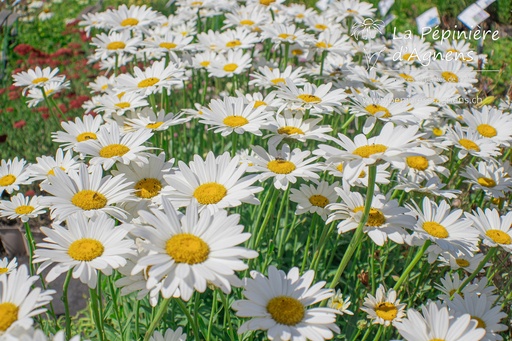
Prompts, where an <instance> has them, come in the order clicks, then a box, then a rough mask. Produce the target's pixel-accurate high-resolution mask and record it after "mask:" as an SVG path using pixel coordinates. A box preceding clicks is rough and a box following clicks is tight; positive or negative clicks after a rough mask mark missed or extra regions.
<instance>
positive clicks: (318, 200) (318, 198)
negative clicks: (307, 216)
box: [309, 194, 329, 208]
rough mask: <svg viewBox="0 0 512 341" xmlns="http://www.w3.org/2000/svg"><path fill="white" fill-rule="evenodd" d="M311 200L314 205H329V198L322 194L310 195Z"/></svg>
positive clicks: (322, 206)
mask: <svg viewBox="0 0 512 341" xmlns="http://www.w3.org/2000/svg"><path fill="white" fill-rule="evenodd" d="M309 202H310V203H311V205H313V206H317V207H321V208H324V207H325V206H327V204H329V199H327V198H326V197H324V196H323V195H321V194H315V195H312V196H311V197H309Z"/></svg>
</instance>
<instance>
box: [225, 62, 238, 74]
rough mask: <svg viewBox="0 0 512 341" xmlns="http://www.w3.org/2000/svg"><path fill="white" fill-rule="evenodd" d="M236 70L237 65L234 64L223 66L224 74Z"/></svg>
mask: <svg viewBox="0 0 512 341" xmlns="http://www.w3.org/2000/svg"><path fill="white" fill-rule="evenodd" d="M237 68H238V64H235V63H229V64H226V65H224V68H223V69H224V71H226V72H234V71H235V70H236V69H237Z"/></svg>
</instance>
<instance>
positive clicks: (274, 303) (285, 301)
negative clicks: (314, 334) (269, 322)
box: [267, 296, 305, 326]
mask: <svg viewBox="0 0 512 341" xmlns="http://www.w3.org/2000/svg"><path fill="white" fill-rule="evenodd" d="M267 311H268V313H269V314H270V316H272V319H273V320H274V321H276V322H277V323H280V324H284V325H286V326H294V325H296V324H297V323H299V322H300V321H302V319H303V318H304V315H305V309H304V305H303V304H302V303H300V301H299V300H298V299H296V298H293V297H290V296H276V297H274V298H272V299H271V300H270V301H268V304H267Z"/></svg>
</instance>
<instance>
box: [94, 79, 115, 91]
mask: <svg viewBox="0 0 512 341" xmlns="http://www.w3.org/2000/svg"><path fill="white" fill-rule="evenodd" d="M114 79H115V75H112V76H110V77H105V76H98V77H96V79H95V80H94V82H90V83H89V85H88V86H87V87H88V88H89V89H91V92H92V93H109V92H110V91H112V89H113V87H114Z"/></svg>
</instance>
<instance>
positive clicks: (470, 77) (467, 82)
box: [428, 60, 478, 88]
mask: <svg viewBox="0 0 512 341" xmlns="http://www.w3.org/2000/svg"><path fill="white" fill-rule="evenodd" d="M428 68H429V69H430V70H432V72H433V74H434V75H435V76H436V77H437V80H438V81H440V82H442V83H444V82H446V83H452V84H454V85H456V86H458V87H462V88H472V87H473V83H476V82H478V80H477V79H476V72H475V71H474V70H473V68H472V67H469V66H465V65H464V64H463V63H462V62H461V61H458V60H433V61H432V62H431V63H430V64H429V65H428Z"/></svg>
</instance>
